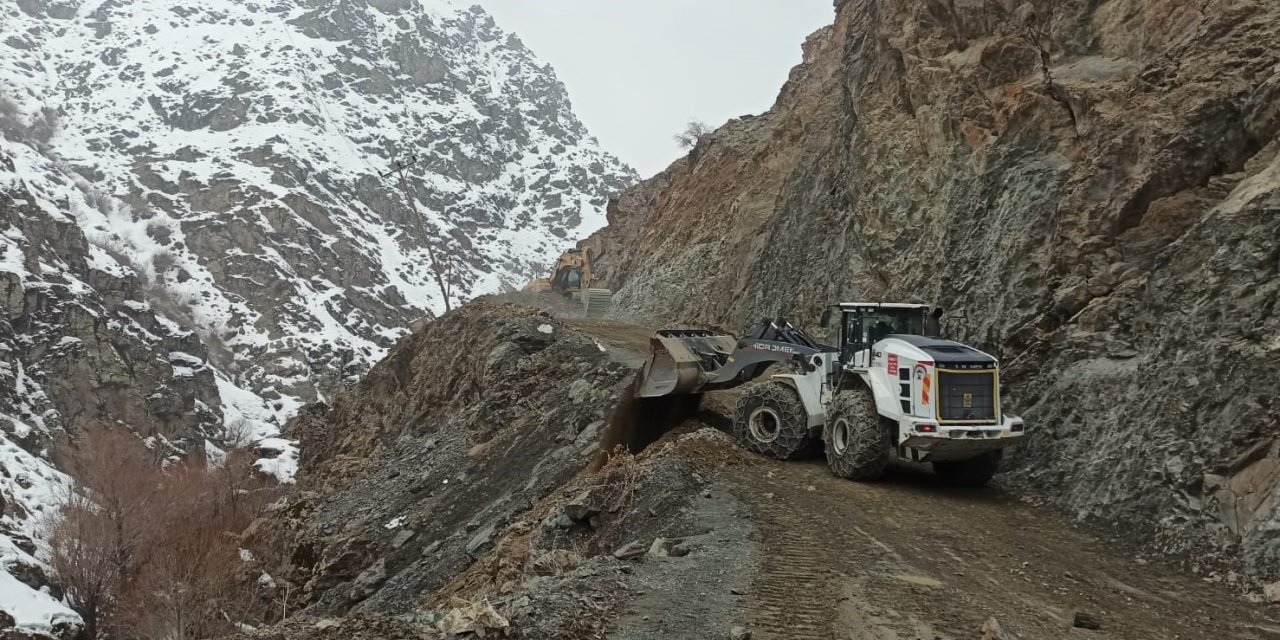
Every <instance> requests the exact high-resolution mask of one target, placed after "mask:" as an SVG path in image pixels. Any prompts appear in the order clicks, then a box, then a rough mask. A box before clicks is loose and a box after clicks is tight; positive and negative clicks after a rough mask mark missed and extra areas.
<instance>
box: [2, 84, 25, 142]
mask: <svg viewBox="0 0 1280 640" xmlns="http://www.w3.org/2000/svg"><path fill="white" fill-rule="evenodd" d="M26 128H27V123H25V122H23V121H22V112H21V110H19V109H18V103H16V102H14V101H13V99H12V98H10V97H9V96H6V95H4V94H0V135H2V136H4V137H5V138H8V139H10V140H20V139H21V138H22V132H23V131H25V130H26Z"/></svg>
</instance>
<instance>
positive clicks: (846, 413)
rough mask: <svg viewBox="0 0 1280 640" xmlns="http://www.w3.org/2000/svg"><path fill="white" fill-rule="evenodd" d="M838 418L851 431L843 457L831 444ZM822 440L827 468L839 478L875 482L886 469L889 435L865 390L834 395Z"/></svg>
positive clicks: (890, 434)
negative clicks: (841, 418) (847, 424)
mask: <svg viewBox="0 0 1280 640" xmlns="http://www.w3.org/2000/svg"><path fill="white" fill-rule="evenodd" d="M841 416H843V417H844V419H845V420H847V421H848V422H849V425H850V427H851V428H850V430H849V446H848V448H847V449H846V450H845V452H844V453H843V454H841V453H838V452H837V451H836V449H835V447H834V446H832V444H831V443H832V439H831V434H832V430H833V429H834V427H835V424H836V421H837V420H838V419H839V418H840V417H841ZM822 439H823V442H825V443H826V452H827V465H828V466H830V467H831V471H832V472H833V473H835V474H836V475H837V476H840V477H841V478H848V479H849V480H875V479H877V478H879V477H880V476H881V475H883V474H884V470H885V468H886V467H888V466H889V458H890V454H891V453H892V450H893V433H892V431H891V430H890V429H888V428H887V425H886V424H885V421H884V420H882V419H881V418H880V414H879V413H877V412H876V403H875V399H874V398H872V397H871V392H870V390H868V389H865V388H863V389H849V390H846V391H841V392H840V393H838V394H836V397H835V398H834V399H833V400H832V401H831V405H830V406H829V407H828V408H827V421H826V423H824V424H823V426H822Z"/></svg>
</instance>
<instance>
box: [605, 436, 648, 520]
mask: <svg viewBox="0 0 1280 640" xmlns="http://www.w3.org/2000/svg"><path fill="white" fill-rule="evenodd" d="M643 477H644V467H642V466H641V465H640V461H639V460H638V459H637V458H636V455H635V454H633V453H631V452H630V451H627V450H626V449H625V448H623V447H621V446H618V447H615V448H614V450H613V453H612V454H611V455H610V456H609V461H608V462H606V463H605V465H604V467H602V468H601V469H600V471H599V472H597V474H596V487H597V488H599V489H601V490H603V492H604V495H605V496H606V504H607V505H608V508H609V510H610V511H618V512H622V513H624V514H625V513H626V509H627V507H628V506H630V504H631V498H632V496H634V495H635V493H636V487H638V486H639V485H640V481H641V479H642V478H643Z"/></svg>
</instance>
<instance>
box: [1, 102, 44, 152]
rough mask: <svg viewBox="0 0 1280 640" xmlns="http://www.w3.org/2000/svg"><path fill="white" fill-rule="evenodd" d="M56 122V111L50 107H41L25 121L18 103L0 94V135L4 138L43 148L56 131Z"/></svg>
mask: <svg viewBox="0 0 1280 640" xmlns="http://www.w3.org/2000/svg"><path fill="white" fill-rule="evenodd" d="M58 122H59V117H58V111H57V110H56V109H53V108H50V107H42V108H41V109H40V112H39V113H37V114H35V115H34V116H33V117H32V118H31V120H30V121H26V120H24V119H23V117H22V110H21V109H20V108H19V107H18V103H17V102H15V101H14V100H13V98H10V97H9V96H7V95H4V94H0V135H3V136H4V137H5V138H8V139H10V140H18V141H22V142H27V143H30V144H32V145H34V146H36V147H37V148H40V149H42V150H43V149H44V148H45V147H46V145H48V143H49V141H50V140H52V139H53V136H54V134H56V133H57V132H58Z"/></svg>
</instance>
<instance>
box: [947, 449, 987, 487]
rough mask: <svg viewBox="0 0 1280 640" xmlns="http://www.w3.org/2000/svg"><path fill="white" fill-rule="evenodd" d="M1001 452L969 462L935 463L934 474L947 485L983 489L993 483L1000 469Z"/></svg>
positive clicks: (981, 456)
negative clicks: (993, 477) (992, 478)
mask: <svg viewBox="0 0 1280 640" xmlns="http://www.w3.org/2000/svg"><path fill="white" fill-rule="evenodd" d="M1000 457H1001V455H1000V452H999V451H988V452H987V453H984V454H982V455H980V456H978V457H976V458H969V459H968V460H947V461H945V462H942V461H939V462H935V463H933V472H934V473H936V474H938V477H939V478H941V479H942V481H943V482H946V483H947V484H951V485H955V486H957V487H982V486H986V484H987V483H988V482H991V477H992V476H994V475H996V469H998V468H1000Z"/></svg>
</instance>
